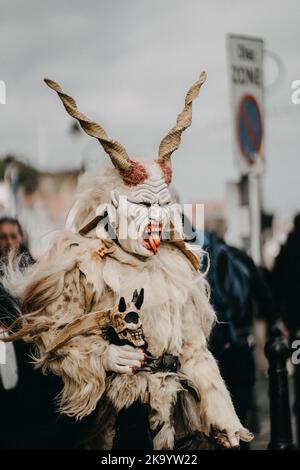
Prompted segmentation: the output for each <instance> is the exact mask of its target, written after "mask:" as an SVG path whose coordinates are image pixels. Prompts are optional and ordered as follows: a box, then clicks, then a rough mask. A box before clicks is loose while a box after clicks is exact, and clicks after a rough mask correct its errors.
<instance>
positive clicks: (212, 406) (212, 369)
mask: <svg viewBox="0 0 300 470" xmlns="http://www.w3.org/2000/svg"><path fill="white" fill-rule="evenodd" d="M201 277H202V276H201ZM214 317H215V315H214V312H213V309H212V307H211V305H210V303H209V299H208V296H207V293H206V288H205V281H204V279H203V278H200V275H199V280H197V282H196V283H195V284H194V286H192V293H191V296H190V299H189V301H188V302H187V304H186V306H185V309H184V313H183V348H182V354H181V370H182V372H183V373H184V374H185V375H186V376H187V377H189V378H190V379H191V380H192V381H193V382H194V383H195V385H196V387H197V388H198V391H199V393H200V396H201V405H200V413H201V422H202V425H203V431H204V432H206V433H209V432H210V431H211V428H212V427H213V428H217V429H219V430H225V429H229V428H230V429H233V430H234V431H236V430H238V429H240V427H241V425H240V422H239V419H238V417H237V415H236V412H235V410H234V407H233V404H232V401H231V397H230V394H229V392H228V390H227V387H226V385H225V383H224V381H223V379H222V377H221V374H220V371H219V368H218V365H217V363H216V360H215V359H214V357H213V356H212V354H211V353H210V351H209V350H208V348H207V337H208V335H209V333H210V329H211V327H212V324H213V319H214ZM209 318H211V319H212V321H210V322H209V321H208V320H207V319H209Z"/></svg>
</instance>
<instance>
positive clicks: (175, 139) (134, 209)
mask: <svg viewBox="0 0 300 470" xmlns="http://www.w3.org/2000/svg"><path fill="white" fill-rule="evenodd" d="M205 79H206V74H205V72H202V73H201V74H200V77H199V79H198V80H197V81H196V82H195V83H194V85H193V86H192V87H191V88H190V89H189V91H188V92H187V94H186V97H185V105H184V108H183V110H182V111H181V113H180V114H179V115H178V116H177V121H176V124H175V126H174V127H173V128H172V129H171V130H170V131H169V132H168V133H167V135H166V136H165V137H164V138H163V139H162V141H161V143H160V145H159V150H158V156H157V158H156V159H155V160H154V161H152V162H137V161H134V160H132V159H131V158H130V157H129V156H128V154H127V152H126V150H125V148H124V147H123V146H122V145H121V144H120V143H119V142H117V141H116V140H113V139H111V138H109V137H108V135H107V134H106V132H105V130H104V129H103V128H102V127H101V126H100V125H99V124H98V123H96V122H94V121H92V120H90V119H89V118H88V117H86V116H85V115H84V114H82V113H81V112H80V111H79V110H78V109H77V104H76V102H75V100H74V99H73V98H72V97H71V96H68V95H66V94H65V93H64V92H63V91H62V89H61V87H60V86H59V85H58V84H57V83H55V82H54V81H52V80H49V79H45V82H46V84H47V85H48V86H49V87H50V88H52V89H53V90H54V91H56V92H57V94H58V96H59V98H60V99H61V101H62V103H63V105H64V107H65V109H66V111H67V112H68V114H70V116H72V117H73V118H75V119H76V120H77V121H78V122H79V124H80V126H81V127H82V129H83V130H84V131H85V132H86V133H87V134H88V135H90V136H91V137H94V138H96V139H98V140H99V142H100V144H101V145H102V146H103V148H104V150H105V152H106V153H107V154H108V155H109V156H110V158H111V160H112V163H113V165H114V166H115V168H116V173H117V174H118V176H119V179H118V182H117V183H116V187H115V189H114V190H113V191H111V194H110V195H109V199H110V200H109V201H107V204H108V205H109V209H104V210H103V212H102V213H104V211H106V212H107V214H108V217H109V221H110V225H111V226H112V227H113V229H114V231H115V233H116V237H117V239H118V242H119V244H120V245H121V247H122V248H123V249H124V250H126V251H128V252H130V253H134V254H138V255H140V256H144V257H149V256H153V255H155V254H156V253H157V251H158V248H159V246H160V243H161V239H162V237H163V235H164V238H165V239H169V238H170V234H171V230H170V227H172V226H173V227H174V226H175V227H176V228H175V231H176V235H177V236H176V238H179V239H180V238H181V239H182V238H183V229H182V218H181V216H180V215H179V214H178V213H177V211H176V209H175V210H174V207H172V206H176V205H174V204H171V202H174V201H172V198H171V193H170V190H169V185H170V183H171V179H172V168H171V155H172V153H173V152H174V151H175V150H177V149H178V147H179V145H180V142H181V134H182V132H183V131H184V130H185V129H187V127H189V126H190V125H191V122H192V103H193V101H194V99H195V98H196V97H197V96H198V94H199V91H200V88H201V86H202V84H203V83H204V81H205ZM123 197H125V198H126V207H125V206H124V204H123V201H122V200H123ZM100 216H101V211H100V213H96V214H95V217H94V219H93V220H99V217H100ZM174 219H175V222H176V223H174ZM93 220H92V221H90V223H93ZM179 221H180V223H178V222H179ZM80 229H81V227H80Z"/></svg>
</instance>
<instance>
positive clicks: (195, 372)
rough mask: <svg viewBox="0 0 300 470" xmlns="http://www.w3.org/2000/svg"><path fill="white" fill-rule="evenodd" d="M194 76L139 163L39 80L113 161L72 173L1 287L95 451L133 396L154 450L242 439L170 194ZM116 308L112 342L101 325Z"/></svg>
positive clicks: (204, 292)
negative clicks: (51, 215)
mask: <svg viewBox="0 0 300 470" xmlns="http://www.w3.org/2000/svg"><path fill="white" fill-rule="evenodd" d="M204 81H205V74H204V73H202V74H201V75H200V77H199V79H198V80H197V81H196V83H195V84H194V85H193V86H192V87H191V88H190V90H189V91H188V93H187V95H186V98H185V105H184V108H183V110H182V112H181V113H180V114H179V115H178V118H177V122H176V125H175V126H174V127H173V128H172V129H171V130H170V132H169V133H168V134H167V135H166V136H165V137H164V138H163V140H162V141H161V143H160V146H159V151H158V156H157V158H156V160H154V161H152V162H151V161H143V162H142V161H140V162H138V161H135V160H133V159H132V158H130V157H129V156H128V154H127V152H126V150H125V148H124V147H123V146H122V145H121V144H120V143H119V142H117V141H116V140H112V139H110V138H109V137H108V135H107V134H106V132H105V131H104V129H103V128H102V127H101V126H100V125H99V124H97V123H96V122H94V121H92V120H90V119H89V118H87V117H86V116H85V115H84V114H82V113H81V112H79V111H78V109H77V105H76V102H75V100H74V99H73V98H71V97H70V96H68V95H66V94H65V93H64V92H63V91H62V89H61V88H60V86H59V85H58V84H57V83H55V82H53V81H51V80H46V83H47V85H48V86H49V87H50V88H51V89H53V90H54V91H55V92H57V94H58V96H59V98H60V99H61V101H62V103H63V105H64V107H65V109H66V111H67V112H68V113H69V114H70V115H71V116H72V117H73V118H75V119H76V120H77V121H78V122H79V124H80V125H81V127H82V129H83V130H84V131H85V132H86V133H87V134H88V135H90V136H92V137H95V138H97V139H98V140H99V142H100V144H101V145H102V146H103V148H104V150H105V151H106V153H107V154H108V155H109V156H110V158H111V160H112V163H113V166H114V167H113V168H107V169H102V170H99V171H97V172H95V171H94V172H93V174H87V175H85V176H84V177H83V179H82V181H81V184H80V187H79V191H78V195H77V201H76V202H75V205H74V207H73V209H72V210H71V212H70V215H69V217H68V220H67V228H66V229H65V230H63V231H61V232H60V233H59V234H58V236H57V238H56V240H55V242H54V244H53V246H52V248H51V249H50V250H49V252H48V253H47V254H46V255H45V256H43V257H41V258H40V260H39V261H38V262H37V264H35V265H34V266H33V267H32V268H29V269H28V271H27V272H26V274H25V275H24V276H20V277H19V279H18V282H13V280H10V278H9V276H8V277H7V279H6V286H7V287H9V288H10V289H11V290H12V291H13V293H14V295H17V296H18V297H19V299H20V303H21V308H22V313H23V316H22V320H23V321H22V327H21V330H20V332H19V333H18V334H19V335H23V336H24V338H25V339H26V340H27V341H32V342H34V343H35V345H36V348H37V351H38V355H37V358H36V365H37V367H41V368H42V369H43V370H44V371H51V372H52V373H54V374H57V375H60V376H61V377H62V379H63V381H64V389H63V391H62V393H61V395H60V397H59V402H60V410H61V412H62V413H65V414H67V415H69V416H74V417H76V418H77V419H81V418H83V417H85V416H87V415H90V414H91V413H92V412H93V411H94V410H95V413H96V414H97V424H96V428H97V430H98V433H95V434H94V438H93V440H90V444H89V445H90V446H92V447H95V448H98V449H111V448H112V447H113V445H114V442H115V441H116V429H117V427H118V422H120V421H118V420H119V418H120V416H122V415H123V413H124V410H125V411H126V410H128V409H130V407H132V406H136V405H135V404H136V403H144V404H147V406H148V409H149V425H150V431H151V433H152V436H153V438H154V439H153V442H154V448H155V449H172V448H174V447H176V445H177V443H178V442H179V441H182V440H184V439H188V438H189V437H190V436H196V437H197V438H196V440H194V444H192V446H194V448H195V446H196V444H195V442H199V436H201V438H203V439H204V436H209V435H212V436H214V437H216V438H217V439H218V440H219V441H220V442H221V443H222V444H223V445H224V446H227V447H236V446H238V444H239V440H240V439H242V440H251V439H252V435H251V434H250V433H249V432H248V431H247V430H246V429H245V428H243V426H242V425H241V423H240V422H239V419H238V417H237V415H236V413H235V410H234V408H233V405H232V402H231V398H230V396H229V393H228V391H227V389H226V386H225V384H224V382H223V380H222V378H221V376H220V373H219V370H218V366H217V364H216V362H215V360H214V358H213V356H212V355H211V353H210V352H209V350H208V349H207V338H208V336H209V334H210V331H211V328H212V326H213V324H214V322H215V314H214V311H213V309H212V307H211V305H210V303H209V298H208V289H207V285H206V281H205V278H204V276H203V274H202V273H201V272H200V270H199V266H200V262H201V260H200V259H198V257H197V256H196V255H195V253H192V252H191V251H189V250H188V249H187V247H186V245H185V243H184V241H183V231H182V230H181V228H180V227H179V225H180V223H179V221H181V215H180V214H179V213H177V212H176V210H175V209H174V204H173V202H174V201H173V198H172V193H171V191H170V183H171V178H172V170H171V155H172V153H173V152H174V151H175V150H176V149H177V148H178V147H179V145H180V140H181V134H182V132H183V131H184V130H185V129H186V128H187V127H188V126H190V124H191V119H192V102H193V100H194V99H195V98H196V97H197V96H198V94H199V90H200V88H201V86H202V84H203V82H204ZM13 275H14V276H15V275H16V273H14V274H13V273H12V276H13ZM11 279H13V278H11ZM14 279H15V278H14ZM142 288H143V289H144V292H145V301H144V304H143V308H142V309H141V310H140V311H139V309H137V305H136V301H137V300H138V297H139V296H138V297H137V298H136V299H133V303H135V308H134V310H132V315H129V316H128V317H126V315H125V316H124V315H123V313H124V312H125V311H126V312H127V309H128V307H129V305H127V303H126V302H127V300H128V297H129V296H130V298H131V296H132V293H133V292H134V290H135V289H138V292H141V289H142ZM122 297H123V298H124V299H123V300H121V303H119V299H120V298H122ZM125 299H126V300H125ZM116 305H118V306H119V309H118V310H119V311H118V312H117V313H118V314H121V316H120V315H119V316H117V315H116V316H115V318H114V322H115V325H114V327H115V334H116V335H117V337H118V338H119V340H120V337H121V340H120V341H121V342H120V343H118V344H114V342H112V341H111V338H110V337H109V335H108V334H107V329H103V322H104V319H105V318H106V315H107V312H109V311H110V312H112V311H114V309H115V307H116ZM122 309H123V312H122ZM136 310H138V312H136ZM129 313H130V312H128V314H129ZM133 313H138V314H139V315H138V317H137V316H136V315H133ZM136 321H138V323H136ZM124 322H125V323H127V326H126V325H125V323H124ZM136 327H137V328H136ZM129 338H131V341H128V339H129ZM132 339H134V341H136V342H137V343H136V344H134V343H132ZM143 341H145V342H146V343H147V344H146V346H145V347H144V344H142V342H143ZM138 344H140V345H138ZM136 346H137V347H136ZM123 416H124V415H123ZM127 419H130V418H127ZM200 440H201V439H200Z"/></svg>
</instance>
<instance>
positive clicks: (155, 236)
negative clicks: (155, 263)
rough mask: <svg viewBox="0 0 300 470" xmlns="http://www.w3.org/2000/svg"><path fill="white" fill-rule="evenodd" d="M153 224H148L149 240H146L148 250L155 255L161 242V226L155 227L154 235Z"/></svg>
mask: <svg viewBox="0 0 300 470" xmlns="http://www.w3.org/2000/svg"><path fill="white" fill-rule="evenodd" d="M152 228H153V224H151V222H149V224H148V239H146V240H144V244H145V246H146V248H147V250H152V251H153V253H154V254H156V253H157V251H158V247H159V245H160V241H161V225H160V224H159V225H155V230H154V233H152Z"/></svg>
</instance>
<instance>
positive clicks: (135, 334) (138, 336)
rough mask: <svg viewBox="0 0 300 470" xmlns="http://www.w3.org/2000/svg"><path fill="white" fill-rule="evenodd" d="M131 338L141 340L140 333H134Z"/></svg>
mask: <svg viewBox="0 0 300 470" xmlns="http://www.w3.org/2000/svg"><path fill="white" fill-rule="evenodd" d="M131 336H132V337H133V338H134V339H137V340H138V339H143V335H142V333H141V332H140V331H138V332H136V333H131Z"/></svg>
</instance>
